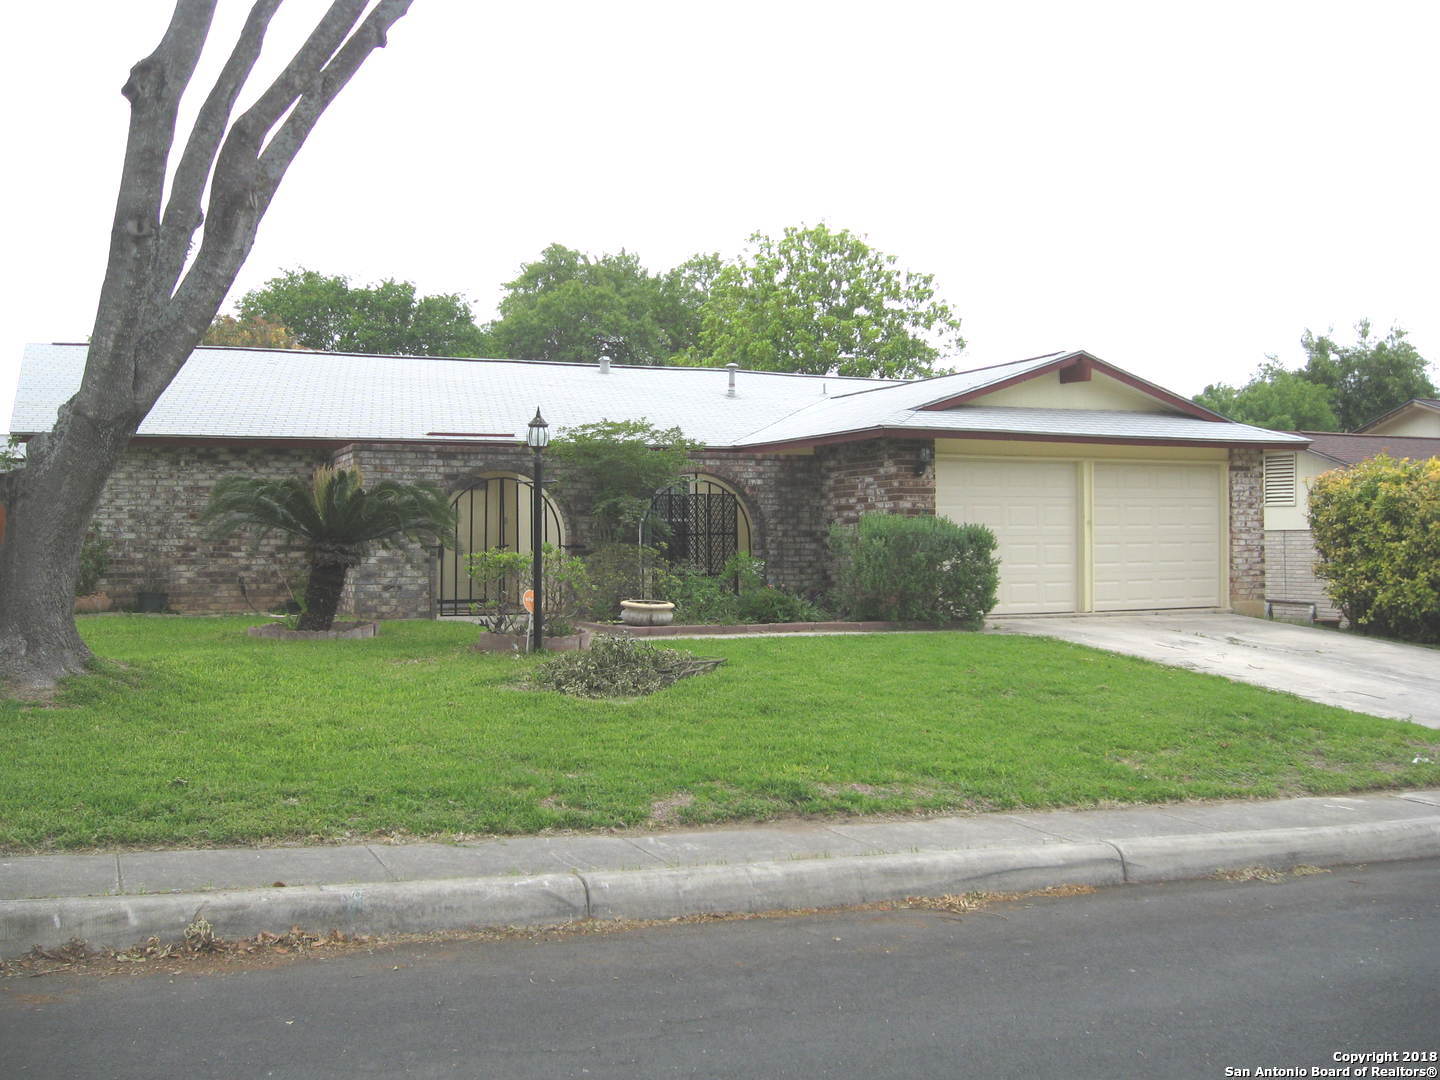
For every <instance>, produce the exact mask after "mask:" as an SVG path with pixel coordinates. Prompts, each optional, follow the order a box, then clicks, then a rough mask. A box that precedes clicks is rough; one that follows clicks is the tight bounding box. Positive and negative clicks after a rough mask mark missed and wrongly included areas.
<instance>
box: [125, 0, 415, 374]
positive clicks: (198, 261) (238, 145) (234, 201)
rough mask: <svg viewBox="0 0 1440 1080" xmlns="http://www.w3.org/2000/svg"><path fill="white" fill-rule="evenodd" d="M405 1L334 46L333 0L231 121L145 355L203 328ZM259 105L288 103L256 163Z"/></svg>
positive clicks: (390, 3) (390, 2)
mask: <svg viewBox="0 0 1440 1080" xmlns="http://www.w3.org/2000/svg"><path fill="white" fill-rule="evenodd" d="M411 2H412V0H381V3H379V4H378V5H376V7H375V8H374V9H373V10H372V11H371V12H370V14H369V15H368V16H367V17H366V18H365V20H364V22H362V23H361V24H360V25H359V26H358V27H356V28H355V30H354V33H353V34H351V35H350V37H349V40H346V41H344V42H343V45H341V46H340V47H339V51H338V52H336V50H335V48H334V47H329V46H330V41H331V37H330V33H329V32H326V33H322V29H325V27H326V24H332V20H339V19H343V18H344V10H342V3H341V0H337V2H336V4H334V5H332V7H331V9H330V11H329V12H328V13H327V14H326V16H325V18H324V20H322V25H321V26H320V27H317V28H316V32H315V33H314V34H312V35H311V36H310V39H309V40H308V41H307V42H306V43H305V45H304V46H302V47H301V50H300V52H299V53H297V54H296V58H295V59H294V60H292V61H291V63H290V64H288V65H287V66H286V69H285V71H284V72H282V73H281V74H280V76H279V77H278V78H277V79H276V81H275V83H274V84H272V85H271V87H270V88H269V89H268V90H267V91H266V92H265V93H264V94H263V95H261V101H260V102H257V103H256V105H254V106H252V107H251V108H250V109H249V110H247V111H246V113H245V114H244V115H243V116H241V117H240V118H239V119H237V120H236V121H235V124H234V125H233V126H232V128H231V130H230V134H229V135H228V136H227V137H226V139H225V143H224V146H223V147H222V148H221V150H220V156H219V160H218V162H217V164H216V167H215V175H214V179H213V180H212V182H211V186H210V212H209V215H208V218H207V223H206V226H205V230H204V235H203V237H202V239H201V243H200V251H199V253H198V254H197V255H196V256H195V259H194V261H193V262H192V263H191V266H190V269H189V271H188V272H187V273H186V274H185V278H184V280H183V281H181V283H180V285H179V287H178V288H177V289H176V290H175V294H174V298H173V302H172V304H171V305H170V311H169V313H168V314H167V317H166V318H165V320H164V322H163V324H162V325H160V326H159V327H157V333H156V336H155V338H154V340H153V342H152V355H159V356H173V355H174V346H175V343H176V342H177V341H183V340H186V339H187V338H189V337H190V335H192V334H193V335H196V336H195V338H194V340H198V336H199V335H200V334H203V332H204V329H205V327H207V326H208V325H209V324H210V320H211V319H213V318H214V316H215V312H216V311H218V310H219V308H220V304H221V303H223V302H224V299H225V294H226V293H227V292H228V291H229V289H230V286H231V284H232V283H233V281H234V279H235V274H236V273H237V272H238V271H239V268H240V266H241V264H242V263H244V261H245V258H246V256H248V255H249V253H250V249H251V247H253V246H254V243H255V233H256V230H257V229H258V228H259V224H260V219H261V218H262V217H263V216H264V214H265V211H266V209H267V208H268V207H269V205H270V200H271V198H273V197H274V194H275V190H276V188H277V187H278V186H279V184H280V181H281V179H283V177H284V175H285V171H286V169H288V168H289V166H290V163H291V162H292V161H293V160H294V158H295V155H296V154H297V153H298V152H299V150H300V147H301V146H302V145H304V142H305V139H306V137H307V136H308V135H309V134H310V131H311V130H312V129H313V128H314V126H315V122H316V121H317V120H318V119H319V117H320V115H321V114H322V113H323V112H324V111H325V109H326V107H327V106H329V104H330V102H332V101H333V100H334V99H335V97H336V95H337V94H339V92H340V90H341V89H343V88H344V86H345V85H346V84H347V83H348V82H349V81H350V79H351V78H352V77H353V76H354V74H355V72H356V71H358V70H359V68H360V66H361V64H363V63H364V61H365V59H366V58H367V57H368V56H369V55H370V53H371V52H373V51H374V50H375V49H378V48H383V47H384V45H385V42H386V36H387V34H388V32H389V29H390V27H391V26H392V25H393V24H394V23H395V21H396V20H397V19H399V18H400V17H401V16H402V15H404V14H405V13H406V11H408V10H409V8H410V4H411ZM361 6H362V7H363V4H362V5H361ZM337 12H339V13H340V14H338V15H337ZM334 25H338V23H334V24H332V25H331V26H330V30H333V26H334ZM347 28H348V24H347ZM342 37H343V34H342ZM327 47H329V51H326V49H327ZM302 54H305V55H308V56H310V57H311V58H312V59H313V60H314V62H315V63H316V64H317V65H319V66H317V67H316V68H314V69H312V70H310V71H309V72H306V71H304V70H302V69H301V68H300V67H299V66H298V64H297V61H298V60H299V58H300V56H301V55H302ZM282 84H283V85H282ZM277 87H280V88H281V89H278V90H277ZM297 88H298V90H297ZM291 90H297V92H298V93H299V94H300V95H301V96H300V99H299V102H298V104H295V103H294V99H293V98H287V97H286V95H287V94H288V93H290V91H291ZM262 104H265V105H266V106H267V107H268V108H271V109H273V108H276V107H278V106H280V105H282V104H283V106H284V108H283V109H281V113H280V114H273V115H274V118H273V119H272V120H271V126H273V125H274V123H276V122H278V121H279V119H280V116H281V115H283V113H284V111H285V109H290V108H291V105H292V104H294V108H293V110H291V112H290V115H289V116H288V117H286V119H285V123H284V124H283V126H282V127H281V129H280V131H279V132H277V133H276V136H275V138H274V139H272V140H271V144H270V145H269V146H266V148H265V150H264V153H263V163H262V154H261V150H260V143H261V142H263V141H264V138H265V135H266V134H268V131H269V129H268V128H266V129H264V130H261V129H260V128H259V127H258V124H259V123H260V122H262V121H263V120H264V119H265V118H266V117H267V116H270V115H272V114H271V113H267V112H266V111H264V110H262V109H261V105H262ZM187 355H188V351H187ZM185 359H186V356H180V357H179V358H177V359H175V360H174V361H173V370H169V371H166V370H164V368H163V367H162V366H160V365H156V366H155V368H154V369H153V370H152V371H151V372H150V373H149V374H148V375H147V387H148V385H149V383H150V381H152V380H153V381H154V382H157V383H158V384H159V389H158V390H156V395H157V396H158V394H159V393H160V391H163V390H164V388H165V386H167V385H169V382H170V380H171V379H173V378H174V377H175V374H176V372H178V371H179V369H180V367H181V366H182V365H183V364H184V362H185ZM161 380H163V381H161Z"/></svg>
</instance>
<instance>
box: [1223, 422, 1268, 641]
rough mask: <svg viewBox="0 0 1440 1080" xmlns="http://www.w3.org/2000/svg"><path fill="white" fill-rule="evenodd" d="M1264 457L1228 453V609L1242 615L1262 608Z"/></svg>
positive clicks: (1241, 451) (1244, 452)
mask: <svg viewBox="0 0 1440 1080" xmlns="http://www.w3.org/2000/svg"><path fill="white" fill-rule="evenodd" d="M1263 461H1264V453H1263V452H1262V451H1260V450H1251V449H1239V448H1232V449H1231V450H1230V606H1231V607H1233V608H1234V609H1235V610H1236V611H1238V612H1240V613H1241V614H1244V615H1259V614H1261V613H1263V611H1264V608H1265V498H1264V483H1263V480H1264V476H1263V471H1264V466H1263Z"/></svg>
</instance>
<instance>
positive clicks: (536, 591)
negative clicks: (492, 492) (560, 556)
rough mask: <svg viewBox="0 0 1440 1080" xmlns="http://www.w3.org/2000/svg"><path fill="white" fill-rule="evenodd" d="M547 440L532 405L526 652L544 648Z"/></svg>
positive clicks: (528, 439)
mask: <svg viewBox="0 0 1440 1080" xmlns="http://www.w3.org/2000/svg"><path fill="white" fill-rule="evenodd" d="M549 442H550V425H549V424H547V423H546V422H545V418H544V417H543V416H541V415H540V408H539V406H536V408H535V419H534V420H531V421H530V428H529V430H528V431H526V433H525V443H526V445H528V446H529V447H530V449H531V450H533V451H535V480H534V485H533V486H532V487H531V488H530V551H531V554H532V555H533V557H534V560H535V561H534V563H533V564H532V569H531V573H530V577H531V579H532V580H531V583H530V590H531V595H532V596H533V597H534V598H535V600H534V603H535V610H534V611H533V612H531V617H530V651H531V652H541V651H543V650H544V648H545V614H544V611H545V604H544V600H543V598H544V596H545V582H544V580H543V575H544V561H545V560H544V553H543V552H542V551H541V548H543V547H544V546H545V501H544V499H545V497H544V495H543V494H542V493H541V490H540V485H541V484H542V483H544V479H545V478H544V475H543V471H542V470H543V464H542V462H541V459H540V452H541V451H542V450H544V449H545V447H546V446H547V445H549Z"/></svg>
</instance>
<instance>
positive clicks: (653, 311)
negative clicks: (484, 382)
mask: <svg viewBox="0 0 1440 1080" xmlns="http://www.w3.org/2000/svg"><path fill="white" fill-rule="evenodd" d="M719 262H720V260H719V256H718V255H707V256H696V257H695V258H693V259H690V260H689V261H687V262H685V263H682V264H681V265H680V266H677V267H676V268H675V269H674V270H671V271H670V272H669V273H666V274H652V273H650V272H649V271H648V270H646V269H645V267H644V266H642V265H641V264H640V260H639V258H638V257H636V256H635V255H633V254H631V253H630V252H628V251H621V252H620V253H619V254H617V255H598V256H594V257H592V256H589V255H586V254H584V253H582V252H579V251H576V250H574V249H573V248H567V247H565V246H564V245H562V244H551V245H550V246H549V247H547V248H546V249H545V250H544V251H543V252H541V254H540V258H539V259H537V260H536V261H535V262H530V263H526V264H524V265H523V266H522V267H521V268H520V274H519V276H518V277H516V278H515V280H514V281H509V282H506V284H505V297H504V298H503V299H502V300H501V301H500V317H499V318H498V319H496V320H495V321H494V322H492V323H491V324H490V325H489V326H488V327H487V328H486V330H487V332H488V334H489V340H490V346H491V349H492V351H493V352H494V353H495V354H496V355H497V356H503V357H506V358H509V359H515V360H551V361H562V362H569V363H594V362H595V361H596V360H597V359H598V358H599V357H600V356H602V355H604V356H609V357H610V358H611V359H612V360H614V361H615V362H616V363H621V364H664V363H666V362H668V361H669V359H670V358H671V357H672V356H674V355H675V354H676V353H678V352H680V351H682V350H684V349H686V348H689V347H690V346H691V345H693V344H694V342H695V337H696V332H697V330H698V326H699V310H700V306H701V304H703V303H704V300H705V290H706V287H707V285H708V283H709V281H710V279H711V278H712V277H713V276H714V274H715V273H716V272H717V271H718V268H719Z"/></svg>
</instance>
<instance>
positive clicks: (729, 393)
mask: <svg viewBox="0 0 1440 1080" xmlns="http://www.w3.org/2000/svg"><path fill="white" fill-rule="evenodd" d="M725 370H726V371H728V372H729V373H730V389H728V390H726V391H725V396H726V397H734V396H735V372H737V371H739V370H740V365H739V364H737V363H735V362H734V361H733V360H732V361H731V362H730V363H728V364H726V365H725Z"/></svg>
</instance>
